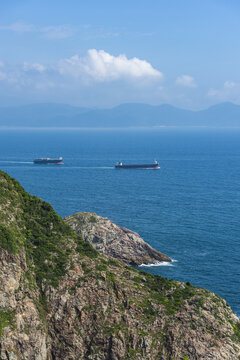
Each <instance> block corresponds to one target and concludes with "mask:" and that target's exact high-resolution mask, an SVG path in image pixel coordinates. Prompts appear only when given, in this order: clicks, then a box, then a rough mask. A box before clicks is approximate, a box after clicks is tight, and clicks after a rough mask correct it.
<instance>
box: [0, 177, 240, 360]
mask: <svg viewBox="0 0 240 360" xmlns="http://www.w3.org/2000/svg"><path fill="white" fill-rule="evenodd" d="M0 269H1V273H0V359H1V360H7V359H8V360H20V359H21V360H23V359H24V360H26V359H34V360H35V359H37V360H53V359H57V360H58V359H59V360H60V359H67V360H70V359H71V360H73V359H94V360H100V359H102V360H103V359H113V360H115V359H116V360H117V359H144V360H147V359H148V360H152V359H157V360H169V359H171V360H172V359H174V360H178V359H182V360H183V359H185V360H186V359H201V360H202V359H203V360H204V359H219V360H220V359H221V360H222V359H227V360H237V359H238V356H239V354H240V325H239V322H238V319H237V317H236V316H235V315H234V313H233V312H232V311H231V309H230V308H229V306H227V305H226V303H225V301H224V300H223V299H221V298H220V297H218V296H216V295H215V294H213V293H211V292H209V291H206V290H204V289H199V288H195V287H192V286H191V285H190V284H187V283H186V284H185V283H184V284H181V283H179V282H175V281H172V280H167V279H164V278H162V277H158V276H153V275H150V274H147V273H143V272H138V271H136V270H134V269H132V268H130V267H127V266H124V265H122V264H121V263H119V262H117V261H115V260H113V259H108V258H107V257H105V256H104V255H101V254H99V253H98V252H97V251H96V250H95V249H93V248H92V247H91V245H89V244H88V243H86V242H85V241H84V240H82V239H81V238H80V237H79V236H78V235H76V234H75V233H74V232H73V230H72V229H71V228H70V227H69V226H68V225H67V224H66V223H65V222H64V221H63V220H62V219H61V218H60V217H58V216H57V214H56V213H55V212H54V211H53V209H52V207H51V206H50V205H49V204H47V203H45V202H43V201H42V200H40V199H37V198H36V197H33V196H30V195H28V194H27V193H26V192H25V191H24V190H23V189H22V188H21V186H20V185H19V184H18V183H17V182H16V181H15V180H14V179H11V178H10V177H8V176H7V175H6V174H4V173H3V172H0Z"/></svg>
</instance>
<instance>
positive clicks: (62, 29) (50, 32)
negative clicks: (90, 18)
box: [39, 25, 75, 39]
mask: <svg viewBox="0 0 240 360" xmlns="http://www.w3.org/2000/svg"><path fill="white" fill-rule="evenodd" d="M39 31H40V32H41V33H43V35H44V37H46V38H48V39H66V38H68V37H71V36H72V35H73V34H74V32H75V29H74V28H73V27H71V26H69V25H59V26H46V27H44V28H41V29H40V30H39Z"/></svg>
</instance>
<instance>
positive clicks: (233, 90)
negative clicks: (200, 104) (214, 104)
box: [207, 80, 240, 103]
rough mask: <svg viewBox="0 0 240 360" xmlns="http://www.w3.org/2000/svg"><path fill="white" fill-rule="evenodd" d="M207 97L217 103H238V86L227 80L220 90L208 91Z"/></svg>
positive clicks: (239, 87)
mask: <svg viewBox="0 0 240 360" xmlns="http://www.w3.org/2000/svg"><path fill="white" fill-rule="evenodd" d="M207 96H208V97H209V98H212V99H215V100H218V101H232V102H236V103H239V101H240V84H239V83H236V82H234V81H229V80H227V81H225V83H224V84H223V85H222V86H221V87H220V88H217V89H214V88H211V89H209V90H208V92H207Z"/></svg>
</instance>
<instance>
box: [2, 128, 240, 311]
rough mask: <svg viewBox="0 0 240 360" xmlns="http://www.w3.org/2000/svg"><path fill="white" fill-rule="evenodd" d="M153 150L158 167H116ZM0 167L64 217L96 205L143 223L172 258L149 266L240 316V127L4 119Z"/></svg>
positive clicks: (149, 238) (117, 217) (104, 212)
mask: <svg viewBox="0 0 240 360" xmlns="http://www.w3.org/2000/svg"><path fill="white" fill-rule="evenodd" d="M59 156H62V157H63V161H64V164H63V165H34V164H33V159H34V158H36V157H53V158H55V157H59ZM154 160H157V161H158V162H159V165H160V169H159V170H144V169H143V170H139V169H138V170H123V169H122V170H117V169H115V167H114V166H115V163H116V162H117V161H122V162H123V163H129V164H131V163H132V164H134V163H143V162H144V163H145V162H147V163H148V162H150V163H152V162H153V161H154ZM0 169H1V170H3V171H6V172H7V173H8V174H10V175H11V176H12V177H15V178H16V179H17V180H18V181H19V182H20V183H21V184H22V186H23V187H24V188H25V189H26V190H27V191H28V192H30V193H31V194H33V195H36V196H38V197H40V198H42V199H44V200H45V201H48V202H50V203H51V204H52V205H53V207H54V209H55V210H56V211H57V213H58V214H59V215H60V216H62V217H64V216H67V215H71V214H74V213H77V212H79V211H87V212H94V213H97V214H98V215H100V216H103V217H108V218H109V219H111V220H113V221H114V222H116V223H117V224H118V225H121V226H124V227H127V228H129V229H131V230H133V231H136V232H138V233H139V234H140V235H141V237H142V238H143V239H144V240H145V241H146V242H148V243H149V244H150V245H152V246H153V247H154V248H155V249H157V250H159V251H161V252H163V253H165V254H167V255H168V256H170V257H171V259H173V260H174V261H173V262H172V263H158V264H152V265H151V266H144V265H143V266H141V267H140V269H141V270H144V271H148V272H151V273H153V274H157V275H161V276H164V277H167V278H171V279H174V280H179V281H183V282H186V281H189V282H190V283H191V284H192V285H194V286H199V287H203V288H206V289H209V290H211V291H213V292H215V293H217V294H218V295H220V296H222V297H223V298H225V299H226V301H227V303H228V304H229V305H230V306H231V307H232V309H233V310H234V311H235V312H236V314H237V315H238V316H240V221H239V216H240V129H227V128H226V129H206V128H205V129H204V128H196V129H187V128H185V129H178V128H171V129H169V128H159V129H155V130H152V129H149V130H146V129H144V130H143V129H139V130H136V129H128V130H79V129H74V130H73V129H72V130H71V129H64V130H63V129H52V130H26V129H25V130H8V129H4V130H1V131H0Z"/></svg>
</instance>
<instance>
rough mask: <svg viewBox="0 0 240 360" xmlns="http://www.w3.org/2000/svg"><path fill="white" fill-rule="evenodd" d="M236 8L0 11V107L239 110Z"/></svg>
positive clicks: (71, 1)
mask: <svg viewBox="0 0 240 360" xmlns="http://www.w3.org/2000/svg"><path fill="white" fill-rule="evenodd" d="M239 19H240V2H239V1H237V0H236V1H235V0H201V1H198V0H181V1H180V0H168V1H167V0H155V1H153V0H148V1H143V0H138V1H136V0H128V1H125V0H122V1H121V2H120V1H119V2H113V1H106V0H102V1H97V0H89V1H88V2H85V1H84V2H83V1H79V0H68V1H61V0H58V1H56V0H51V1H46V0H41V1H39V0H38V1H36V0H21V1H19V0H9V1H1V3H0V43H1V47H0V106H5V105H7V106H9V105H20V104H27V103H38V102H57V103H68V104H73V105H79V106H91V107H92V106H93V107H112V106H114V105H118V104H120V103H124V102H143V103H149V104H154V105H158V104H162V103H168V104H172V105H175V106H178V107H181V108H189V109H202V108H206V107H208V106H210V105H212V104H216V103H219V102H223V101H232V102H234V103H237V104H240V71H239V63H240V36H239V34H240V21H239Z"/></svg>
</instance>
